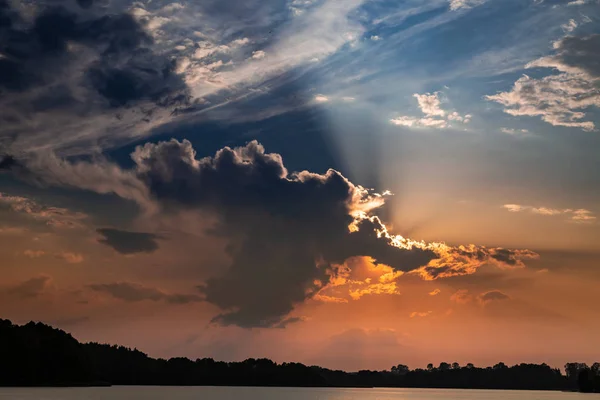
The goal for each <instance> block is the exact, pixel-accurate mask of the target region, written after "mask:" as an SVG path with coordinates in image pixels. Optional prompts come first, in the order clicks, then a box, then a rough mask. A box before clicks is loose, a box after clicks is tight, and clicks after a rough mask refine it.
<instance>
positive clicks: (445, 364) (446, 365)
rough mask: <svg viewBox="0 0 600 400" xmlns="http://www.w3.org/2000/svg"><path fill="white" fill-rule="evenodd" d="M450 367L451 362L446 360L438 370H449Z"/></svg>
mask: <svg viewBox="0 0 600 400" xmlns="http://www.w3.org/2000/svg"><path fill="white" fill-rule="evenodd" d="M449 369H450V364H448V363H446V362H442V363H440V366H439V367H438V370H440V371H448V370H449Z"/></svg>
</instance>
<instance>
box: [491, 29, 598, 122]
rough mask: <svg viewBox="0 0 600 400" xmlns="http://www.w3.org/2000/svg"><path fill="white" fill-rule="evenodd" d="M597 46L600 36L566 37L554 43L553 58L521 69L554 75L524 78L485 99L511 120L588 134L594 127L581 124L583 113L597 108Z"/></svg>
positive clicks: (545, 58) (539, 60)
mask: <svg viewBox="0 0 600 400" xmlns="http://www.w3.org/2000/svg"><path fill="white" fill-rule="evenodd" d="M598 46H600V35H590V36H586V37H576V36H567V37H565V38H563V39H561V40H559V41H557V42H555V43H554V50H555V54H554V55H551V56H547V57H542V58H539V59H537V60H535V61H533V62H531V63H529V64H527V65H526V67H525V68H545V69H547V68H551V69H553V70H555V71H557V73H556V74H554V75H548V76H545V77H542V78H540V79H535V78H531V77H529V76H527V75H524V76H523V77H522V78H520V79H519V80H517V81H516V82H515V84H514V86H513V88H512V90H511V91H508V92H501V93H498V94H495V95H491V96H486V98H487V99H488V100H490V101H495V102H497V103H500V104H502V105H503V106H504V107H505V108H504V112H505V113H507V114H510V115H513V116H530V117H535V116H538V117H540V118H541V119H542V120H543V121H545V122H547V123H549V124H551V125H554V126H565V127H574V128H581V129H583V130H584V131H592V130H594V129H595V124H594V122H592V121H589V120H585V118H586V113H585V112H584V111H585V110H586V109H589V108H593V107H595V108H598V107H600V86H599V82H600V67H598V65H600V62H599V61H598V60H599V57H600V56H599V55H598V52H597V50H596V49H597V48H598Z"/></svg>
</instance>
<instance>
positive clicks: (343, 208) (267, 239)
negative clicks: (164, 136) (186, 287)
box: [60, 139, 537, 328]
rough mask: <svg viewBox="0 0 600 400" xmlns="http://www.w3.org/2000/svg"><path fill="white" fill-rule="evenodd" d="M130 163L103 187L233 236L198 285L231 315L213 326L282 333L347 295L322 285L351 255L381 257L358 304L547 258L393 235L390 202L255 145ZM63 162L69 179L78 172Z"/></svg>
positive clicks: (151, 243)
mask: <svg viewBox="0 0 600 400" xmlns="http://www.w3.org/2000/svg"><path fill="white" fill-rule="evenodd" d="M131 157H132V160H133V163H134V167H133V168H132V169H129V170H123V169H121V168H119V167H117V166H115V165H110V164H107V163H106V162H105V161H102V163H103V164H102V165H103V169H105V170H108V171H111V174H110V177H111V178H110V179H111V180H113V181H110V180H108V179H106V180H105V181H104V184H103V186H102V190H103V191H105V192H110V191H114V192H115V193H117V192H118V191H116V190H113V189H111V188H112V187H122V185H123V183H122V182H121V181H120V179H122V180H125V181H126V182H129V183H131V184H132V186H135V187H138V188H141V189H143V190H142V191H143V192H144V193H145V196H143V198H141V199H140V201H142V202H151V203H152V204H154V209H155V210H156V211H157V212H161V213H163V214H165V215H169V214H170V213H178V212H181V211H190V212H200V213H205V214H206V215H211V217H212V218H213V220H214V224H213V226H211V227H210V229H208V233H209V234H211V235H215V236H218V237H221V238H224V239H226V240H227V241H228V246H227V249H226V251H227V255H228V256H229V259H230V260H231V264H230V265H229V268H228V269H227V270H225V271H223V273H222V274H220V275H218V276H215V277H213V278H210V279H208V280H207V281H206V282H205V283H204V284H202V285H200V286H199V290H200V292H201V294H202V295H203V296H204V298H205V299H206V301H207V302H209V303H211V304H213V305H215V306H217V307H219V308H220V309H221V310H222V313H221V314H219V315H217V316H215V317H214V319H213V322H215V323H219V324H222V325H238V326H241V327H246V328H252V327H274V326H281V324H282V323H284V322H286V321H287V322H286V323H289V322H291V320H289V318H290V317H289V315H290V313H292V311H293V310H294V309H295V307H296V306H297V305H299V304H301V303H303V302H305V301H307V300H309V299H311V298H313V297H314V296H315V295H317V294H319V295H326V296H331V297H340V296H338V295H333V294H330V293H325V292H323V288H326V287H329V285H330V284H332V282H334V281H335V280H337V279H338V275H339V270H340V268H343V266H344V265H345V262H346V260H348V259H350V258H352V257H361V256H363V257H370V259H372V260H373V265H375V267H374V268H377V272H376V273H377V274H378V275H377V277H378V278H377V281H369V282H367V281H366V279H365V280H363V281H362V284H360V285H358V284H357V286H356V287H349V291H350V290H351V291H352V293H350V292H348V296H349V297H350V298H352V296H354V298H360V297H362V296H364V295H367V294H378V293H381V294H384V293H389V294H396V293H397V286H396V280H397V278H398V277H399V276H400V275H401V274H402V273H404V272H413V273H416V274H418V275H419V276H422V277H423V278H424V279H431V280H433V279H440V278H445V277H449V276H454V275H464V274H471V273H474V272H476V270H477V269H478V268H479V267H480V266H482V265H485V264H489V263H491V264H494V265H496V266H498V267H500V268H520V267H523V266H524V263H523V260H526V259H529V258H535V257H537V254H535V253H533V252H530V251H527V250H507V249H500V248H485V247H479V246H475V245H470V246H459V247H450V246H447V245H445V244H443V243H425V242H416V241H413V240H410V239H406V238H403V237H402V236H399V235H393V234H391V233H390V232H389V231H388V229H387V227H386V226H385V225H384V223H383V222H382V221H381V220H380V219H379V218H378V217H377V216H375V215H373V213H374V211H375V210H377V209H378V208H379V207H381V206H382V205H383V204H384V203H385V196H383V195H379V194H376V193H373V191H372V190H367V189H365V188H363V187H361V186H358V185H355V184H353V183H352V182H350V181H349V180H348V179H346V178H345V177H344V176H343V175H342V174H340V173H339V172H337V171H335V170H329V171H328V172H326V173H324V174H316V173H311V172H308V171H302V172H294V173H291V172H289V171H288V170H287V169H286V167H285V166H284V164H283V160H282V158H281V156H280V155H279V154H275V153H267V152H266V151H265V149H264V148H263V147H262V146H261V145H260V144H259V143H258V142H256V141H252V142H250V143H248V144H247V145H246V146H243V147H238V148H229V147H225V148H223V149H221V150H219V151H218V152H217V153H216V154H215V155H214V156H212V157H205V158H201V159H198V158H197V157H196V152H195V150H194V148H193V147H192V145H191V143H190V142H188V141H185V140H184V141H182V142H179V141H177V140H174V139H173V140H171V141H168V142H160V143H147V144H145V145H143V146H138V147H136V149H135V151H134V152H133V153H132V155H131ZM61 163H62V164H64V166H63V167H61V169H60V171H61V173H63V172H64V171H72V170H73V169H74V168H73V166H72V165H71V164H70V163H68V162H66V161H64V162H63V161H61ZM77 165H78V166H77V168H76V169H77V170H88V169H91V170H94V167H93V163H91V162H87V161H86V162H83V161H81V162H78V164H77ZM82 176H83V175H82ZM84 184H85V182H84ZM88 187H89V186H88ZM124 194H125V195H129V194H128V192H124ZM99 233H101V234H102V235H103V236H104V237H105V238H104V240H103V243H105V244H107V245H109V246H111V247H113V248H115V249H116V250H117V251H119V252H121V253H124V254H130V253H134V252H140V251H153V250H155V249H156V247H157V244H156V239H158V238H157V237H156V236H155V235H153V234H148V233H135V232H124V231H119V230H115V229H108V230H107V229H104V230H100V231H99ZM382 266H385V267H382ZM257 294H260V295H257Z"/></svg>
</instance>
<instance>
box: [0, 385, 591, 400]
mask: <svg viewBox="0 0 600 400" xmlns="http://www.w3.org/2000/svg"><path fill="white" fill-rule="evenodd" d="M0 399H2V400H4V399H11V400H12V399H14V400H192V399H193V400H442V399H443V400H488V399H489V400H575V399H577V400H584V399H600V395H593V394H592V395H584V394H580V393H561V392H521V391H495V390H430V389H305V388H240V387H237V388H234V387H151V386H145V387H111V388H73V389H71V388H59V389H45V388H44V389H6V388H0Z"/></svg>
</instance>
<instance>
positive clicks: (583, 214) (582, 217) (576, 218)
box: [502, 204, 597, 223]
mask: <svg viewBox="0 0 600 400" xmlns="http://www.w3.org/2000/svg"><path fill="white" fill-rule="evenodd" d="M502 208H504V209H505V210H508V211H509V212H512V213H520V212H529V213H532V214H537V215H543V216H548V217H552V216H558V215H564V216H567V217H568V218H569V220H571V221H573V222H578V223H590V222H594V221H595V220H596V219H597V218H596V216H595V215H594V213H593V212H591V211H590V210H586V209H583V208H580V209H571V208H564V209H556V208H548V207H533V206H526V205H521V204H505V205H503V206H502Z"/></svg>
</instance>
